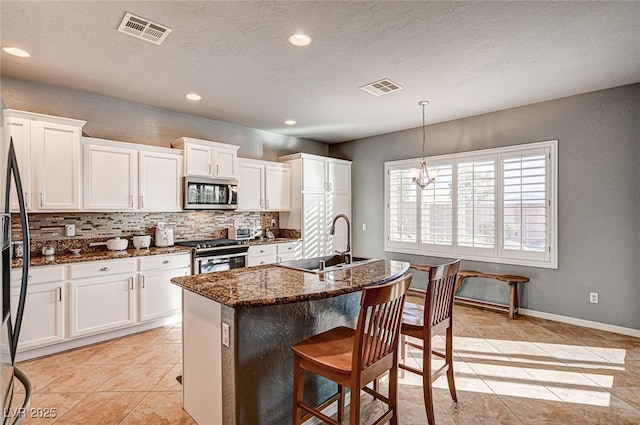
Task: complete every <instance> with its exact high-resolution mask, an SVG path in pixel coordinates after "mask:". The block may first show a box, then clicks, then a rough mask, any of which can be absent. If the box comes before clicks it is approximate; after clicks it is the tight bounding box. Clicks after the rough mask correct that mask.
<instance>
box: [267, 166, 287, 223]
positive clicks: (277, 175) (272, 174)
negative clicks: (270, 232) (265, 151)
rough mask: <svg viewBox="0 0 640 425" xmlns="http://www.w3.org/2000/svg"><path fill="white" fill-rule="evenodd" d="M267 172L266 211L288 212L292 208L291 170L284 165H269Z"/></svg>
mask: <svg viewBox="0 0 640 425" xmlns="http://www.w3.org/2000/svg"><path fill="white" fill-rule="evenodd" d="M264 172H265V186H264V187H265V191H264V192H265V199H266V205H265V209H266V210H268V211H286V210H289V209H290V208H291V169H290V168H289V167H288V166H285V165H283V164H269V165H265V167H264Z"/></svg>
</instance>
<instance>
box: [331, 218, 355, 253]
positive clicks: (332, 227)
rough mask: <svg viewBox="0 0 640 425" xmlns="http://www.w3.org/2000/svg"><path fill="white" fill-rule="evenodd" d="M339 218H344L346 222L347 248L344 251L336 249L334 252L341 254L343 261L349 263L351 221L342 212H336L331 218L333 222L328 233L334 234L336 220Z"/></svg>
mask: <svg viewBox="0 0 640 425" xmlns="http://www.w3.org/2000/svg"><path fill="white" fill-rule="evenodd" d="M339 218H344V221H346V222H347V249H346V251H342V252H340V251H336V253H338V254H340V255H342V256H343V257H344V262H345V263H346V264H351V222H350V221H349V217H347V216H346V215H344V214H338V215H337V216H335V217H334V218H333V223H331V230H330V231H329V234H330V235H335V234H336V221H338V219H339Z"/></svg>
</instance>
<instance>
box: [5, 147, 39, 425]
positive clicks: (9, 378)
mask: <svg viewBox="0 0 640 425" xmlns="http://www.w3.org/2000/svg"><path fill="white" fill-rule="evenodd" d="M0 140H2V142H3V143H2V144H0V146H2V149H1V150H0V152H2V153H5V152H6V158H7V162H6V164H7V166H6V170H5V169H4V167H2V168H3V169H2V170H0V195H2V196H0V199H1V200H2V201H4V209H3V211H2V212H1V213H0V220H1V223H2V231H1V232H0V238H1V239H0V246H1V247H2V269H1V272H2V297H0V301H1V303H2V304H1V307H2V336H1V339H0V391H1V392H0V397H1V401H2V424H3V425H4V424H19V423H21V422H22V421H23V419H24V418H25V417H27V416H28V413H29V412H28V409H29V404H30V401H31V383H30V382H29V379H28V378H27V377H26V375H25V374H24V373H22V371H21V370H20V369H18V368H17V367H16V366H15V360H16V351H17V349H18V339H19V338H20V328H21V325H22V316H23V314H24V306H25V301H26V296H27V281H28V276H29V261H30V252H29V223H28V217H27V211H26V205H25V202H24V196H22V194H23V193H24V192H23V190H22V183H21V181H20V172H19V170H18V161H17V159H16V154H15V150H14V148H13V139H10V140H9V146H8V149H5V146H4V142H5V140H4V138H2V135H0ZM3 156H4V155H3ZM3 162H4V161H3ZM12 182H13V185H12ZM12 186H13V187H14V188H15V192H16V196H17V199H18V204H19V206H20V213H19V217H20V225H21V228H22V243H23V246H24V250H23V259H22V260H23V262H22V263H23V266H22V279H21V282H20V290H19V293H18V296H17V297H15V295H16V294H14V297H15V298H14V305H13V307H12V305H11V295H12V291H11V256H12V250H11V214H10V211H9V205H10V196H11V188H12ZM0 202H1V201H0ZM16 298H17V302H16ZM20 384H21V385H23V386H24V387H25V393H24V395H25V398H24V401H22V402H21V403H20V402H19V403H17V404H18V405H17V406H16V405H15V404H16V403H15V402H14V387H15V385H20Z"/></svg>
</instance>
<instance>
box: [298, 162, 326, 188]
mask: <svg viewBox="0 0 640 425" xmlns="http://www.w3.org/2000/svg"><path fill="white" fill-rule="evenodd" d="M326 165H327V161H326V160H324V159H315V158H303V159H302V190H304V191H314V192H325V191H326V190H327V181H326V177H325V174H326Z"/></svg>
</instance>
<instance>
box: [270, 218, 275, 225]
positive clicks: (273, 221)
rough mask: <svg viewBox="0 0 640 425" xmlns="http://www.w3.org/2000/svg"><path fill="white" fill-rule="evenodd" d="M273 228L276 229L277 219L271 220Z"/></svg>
mask: <svg viewBox="0 0 640 425" xmlns="http://www.w3.org/2000/svg"><path fill="white" fill-rule="evenodd" d="M271 227H276V219H275V218H272V219H271Z"/></svg>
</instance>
